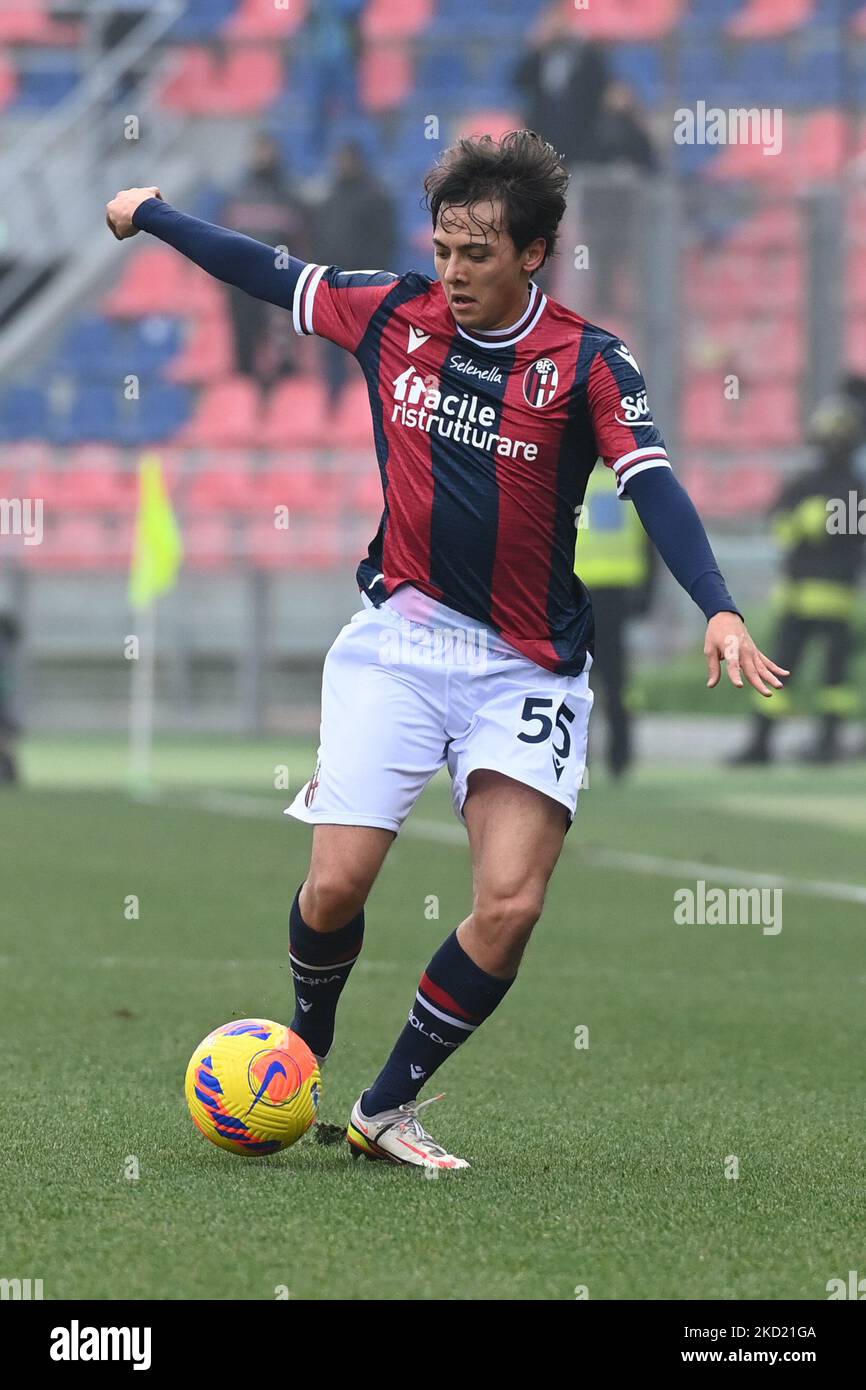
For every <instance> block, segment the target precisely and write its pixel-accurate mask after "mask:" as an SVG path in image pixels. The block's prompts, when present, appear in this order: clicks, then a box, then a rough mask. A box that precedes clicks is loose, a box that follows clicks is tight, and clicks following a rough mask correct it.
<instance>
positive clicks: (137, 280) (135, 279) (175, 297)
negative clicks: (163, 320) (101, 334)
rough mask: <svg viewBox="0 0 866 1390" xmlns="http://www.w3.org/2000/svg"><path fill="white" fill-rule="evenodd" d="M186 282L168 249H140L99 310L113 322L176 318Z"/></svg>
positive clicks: (179, 261)
mask: <svg viewBox="0 0 866 1390" xmlns="http://www.w3.org/2000/svg"><path fill="white" fill-rule="evenodd" d="M186 281H187V273H186V266H185V264H184V260H183V257H182V256H179V255H178V254H177V252H176V251H173V250H172V249H171V247H169V246H143V247H142V249H141V250H140V251H139V252H138V254H137V255H136V256H135V257H134V258H133V259H132V261H130V263H129V264H128V266H127V267H126V268H125V270H124V272H123V275H122V278H121V280H120V282H119V284H117V285H116V286H115V288H114V289H113V290H111V291H110V292H109V293H108V295H107V296H106V297H105V299H104V300H103V301H102V304H101V306H100V307H101V309H102V312H103V313H104V314H109V315H110V316H111V317H113V318H137V317H139V316H140V315H142V314H160V313H162V314H176V313H177V311H178V307H179V306H181V305H184V304H185V302H186V298H185V288H186Z"/></svg>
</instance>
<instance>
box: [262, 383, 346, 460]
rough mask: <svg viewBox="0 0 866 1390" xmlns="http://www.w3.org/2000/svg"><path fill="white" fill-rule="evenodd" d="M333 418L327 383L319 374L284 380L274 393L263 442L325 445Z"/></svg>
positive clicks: (288, 445) (266, 412) (269, 405)
mask: <svg viewBox="0 0 866 1390" xmlns="http://www.w3.org/2000/svg"><path fill="white" fill-rule="evenodd" d="M331 419H332V416H331V412H330V410H329V408H328V398H327V392H326V390H325V386H324V384H323V382H322V381H321V380H320V379H319V378H318V377H312V376H303V377H296V378H293V379H290V380H289V381H284V382H282V383H281V384H280V385H279V386H278V387H277V389H276V390H275V391H274V393H273V395H272V396H271V398H270V400H269V402H268V405H267V408H266V411H265V414H264V418H263V419H262V421H261V425H260V429H259V435H258V438H259V443H260V444H261V445H262V446H263V447H265V448H268V447H270V448H278V447H280V446H284V447H289V448H290V447H292V446H293V445H294V446H297V447H299V448H304V447H305V446H307V445H310V444H323V443H325V442H327V441H328V438H329V432H330V428H331Z"/></svg>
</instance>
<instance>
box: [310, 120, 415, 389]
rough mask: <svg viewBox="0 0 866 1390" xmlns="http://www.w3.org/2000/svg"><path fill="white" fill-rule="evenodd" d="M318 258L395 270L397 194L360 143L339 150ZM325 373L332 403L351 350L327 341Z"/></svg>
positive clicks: (321, 214) (346, 266)
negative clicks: (368, 160)
mask: <svg viewBox="0 0 866 1390" xmlns="http://www.w3.org/2000/svg"><path fill="white" fill-rule="evenodd" d="M316 211H317V219H316V220H317V231H316V237H315V252H316V260H317V261H318V263H319V264H320V265H337V266H340V267H342V269H343V270H393V260H394V253H395V246H396V209H395V206H394V200H393V198H392V197H391V194H390V193H389V192H388V190H387V189H386V188H385V186H384V184H382V183H380V182H379V179H378V177H377V175H376V173H375V172H374V171H373V169H371V168H370V166H369V165H368V164H367V161H366V158H365V155H364V152H363V150H362V149H361V147H360V145H358V144H356V143H355V141H353V140H347V141H346V142H345V144H343V145H341V146H340V148H339V149H338V150H337V155H336V170H335V175H334V180H333V183H332V184H331V187H330V190H329V192H328V193H327V195H326V197H325V199H324V201H323V202H322V203H321V204H320V205H319V207H318V208H317V210H316ZM324 350H325V374H326V379H327V383H328V391H329V394H330V398H331V404H332V405H336V403H337V401H338V400H339V398H340V395H341V394H342V391H343V387H344V386H345V384H346V381H347V379H348V372H349V354H348V353H346V352H344V350H343V349H342V348H339V347H336V346H335V344H334V343H331V342H325V343H324Z"/></svg>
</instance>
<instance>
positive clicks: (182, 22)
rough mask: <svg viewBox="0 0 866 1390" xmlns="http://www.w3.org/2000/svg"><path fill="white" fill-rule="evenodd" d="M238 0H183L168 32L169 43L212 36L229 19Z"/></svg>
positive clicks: (234, 10) (229, 21)
mask: <svg viewBox="0 0 866 1390" xmlns="http://www.w3.org/2000/svg"><path fill="white" fill-rule="evenodd" d="M237 6H238V0H185V4H184V7H183V12H182V14H180V15H179V16H178V18H177V19H176V20H175V22H174V24H173V25H172V26H171V29H170V30H169V32H168V35H167V38H168V40H169V41H170V42H171V43H178V42H190V41H196V40H198V39H209V38H214V37H216V35H217V34H218V32H219V31H220V29H221V28H222V27H223V26H224V25H225V24H227V23H231V20H232V18H233V16H234V14H235V12H236V10H237Z"/></svg>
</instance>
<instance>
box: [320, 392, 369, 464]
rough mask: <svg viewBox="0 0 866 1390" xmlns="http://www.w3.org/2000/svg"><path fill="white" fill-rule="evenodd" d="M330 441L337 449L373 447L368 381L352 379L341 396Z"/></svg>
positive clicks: (330, 432) (330, 433)
mask: <svg viewBox="0 0 866 1390" xmlns="http://www.w3.org/2000/svg"><path fill="white" fill-rule="evenodd" d="M328 443H329V444H332V445H333V446H334V448H335V449H341V448H343V449H363V448H365V447H366V448H369V449H371V450H372V448H373V425H372V421H371V419H370V397H369V395H368V393H367V383H366V382H365V381H363V380H358V381H352V382H351V383H350V384H349V385H348V386H347V387H346V389H345V391H344V392H343V394H342V396H341V397H340V403H339V406H338V407H337V413H336V417H335V419H334V424H333V428H332V429H331V430H330V431H329V437H328Z"/></svg>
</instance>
